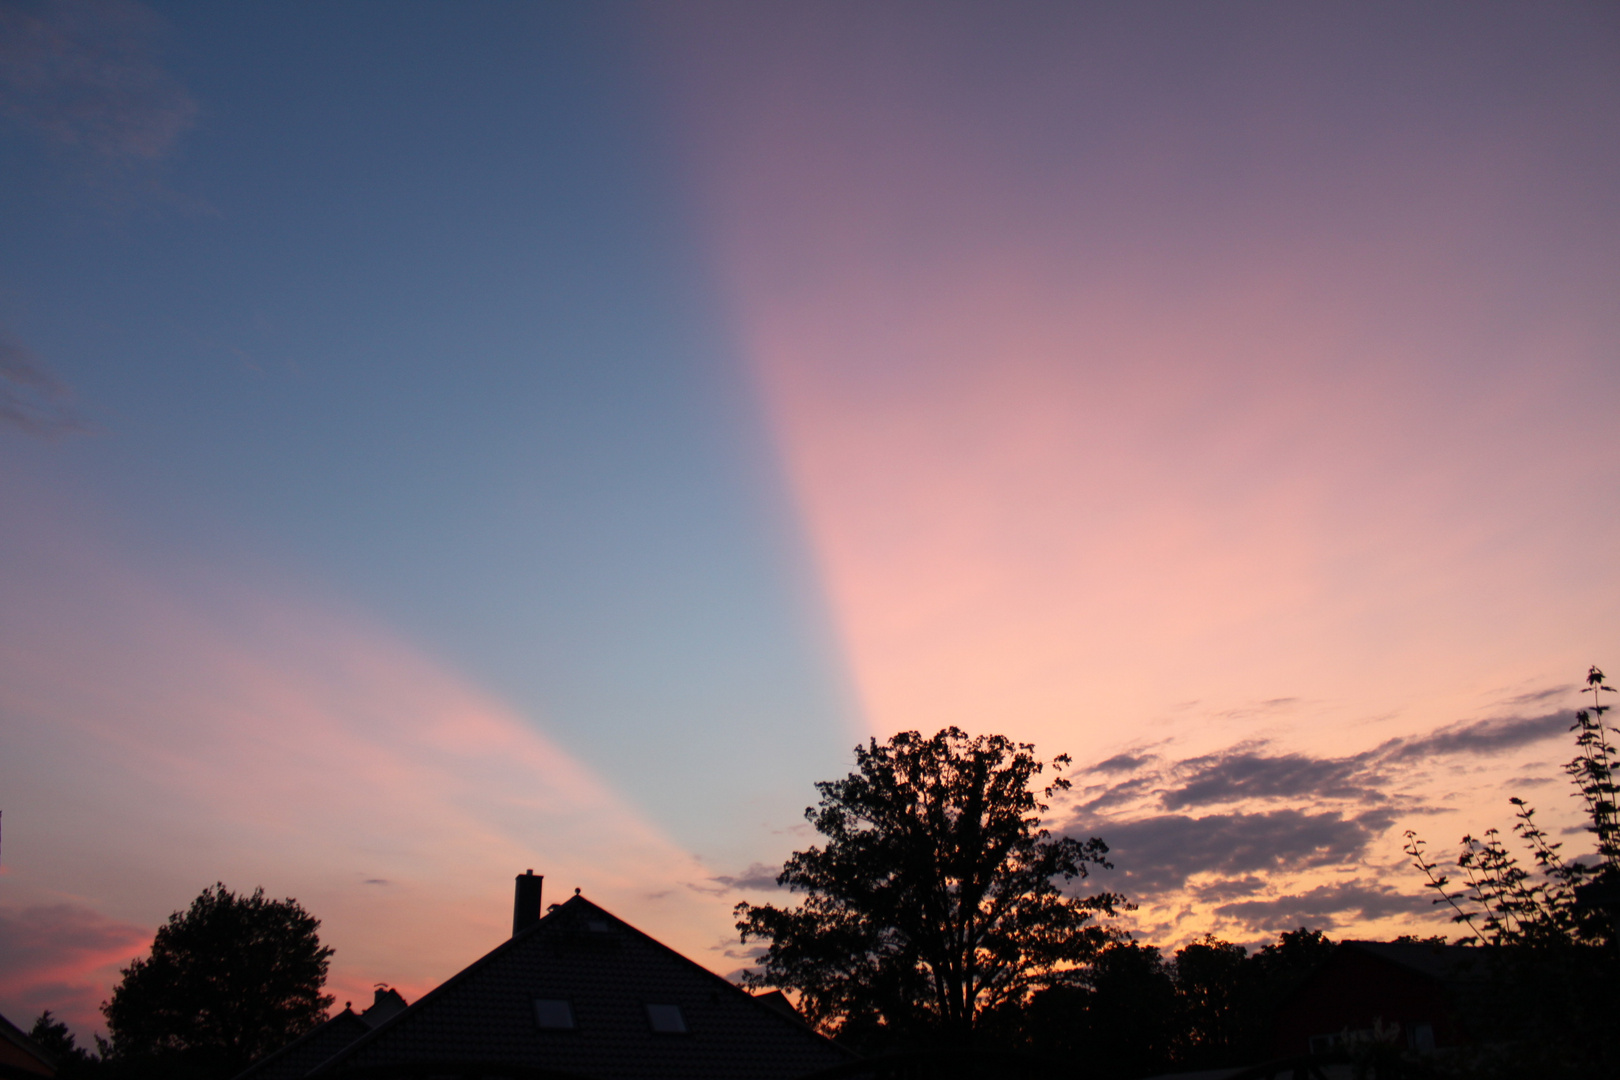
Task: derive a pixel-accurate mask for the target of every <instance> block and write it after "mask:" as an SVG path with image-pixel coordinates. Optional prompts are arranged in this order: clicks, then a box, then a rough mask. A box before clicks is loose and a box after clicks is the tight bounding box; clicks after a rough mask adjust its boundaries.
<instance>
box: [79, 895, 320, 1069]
mask: <svg viewBox="0 0 1620 1080" xmlns="http://www.w3.org/2000/svg"><path fill="white" fill-rule="evenodd" d="M319 927H320V920H319V919H316V918H315V917H314V916H312V915H310V914H309V912H307V911H305V910H304V909H303V908H302V907H300V906H299V904H298V903H297V901H294V900H290V899H289V900H267V899H265V895H264V890H263V889H262V888H261V889H255V890H254V891H253V894H252V895H251V896H237V895H235V894H234V893H232V892H231V891H230V890H229V889H227V888H225V886H224V885H223V884H217V885H213V886H210V887H209V888H207V889H204V890H203V891H202V894H201V895H200V896H198V897H197V899H195V900H194V901H192V904H191V908H190V909H189V910H187V911H184V912H180V911H176V912H175V913H174V914H172V915H170V916H169V921H168V923H167V924H165V925H164V926H163V927H161V928H160V929H159V930H158V932H157V936H156V938H154V939H153V941H152V953H151V956H149V957H147V958H145V959H140V960H135V961H134V962H133V963H131V964H130V965H129V967H127V968H125V969H124V970H123V976H124V978H123V981H122V982H120V983H119V984H118V986H117V987H116V988H114V990H113V994H112V999H111V1000H110V1001H106V1002H103V1003H102V1006H101V1009H102V1013H103V1014H104V1015H105V1016H106V1018H107V1028H108V1032H109V1034H110V1040H109V1042H108V1044H107V1051H108V1056H109V1057H110V1059H111V1060H112V1061H113V1062H114V1063H115V1064H117V1065H118V1066H119V1068H120V1070H121V1071H122V1072H124V1073H126V1074H136V1075H139V1074H141V1073H144V1072H151V1073H154V1074H158V1075H166V1076H176V1075H192V1076H199V1077H201V1076H220V1077H225V1076H230V1075H233V1074H234V1073H236V1072H238V1071H240V1070H241V1069H242V1068H244V1067H246V1066H247V1064H248V1063H249V1062H251V1061H253V1060H254V1059H255V1058H257V1057H259V1056H261V1055H263V1054H265V1053H268V1052H269V1051H271V1050H274V1049H276V1048H278V1047H280V1046H281V1045H283V1044H284V1043H286V1042H288V1041H289V1040H291V1039H293V1038H295V1037H297V1036H298V1035H301V1034H303V1033H304V1032H306V1031H308V1030H309V1029H311V1028H313V1027H315V1026H316V1025H317V1024H319V1023H320V1022H321V1021H322V1020H323V1019H324V1018H325V1015H326V1010H327V1008H328V1007H329V1006H330V1005H331V1004H332V1001H333V999H332V997H331V996H329V995H326V994H322V993H321V989H322V987H323V986H324V985H325V983H326V969H327V962H328V958H329V957H330V956H331V955H332V950H331V949H329V948H327V947H325V946H323V945H322V944H321V942H320V938H319V937H318V936H317V935H316V930H317V929H318V928H319Z"/></svg>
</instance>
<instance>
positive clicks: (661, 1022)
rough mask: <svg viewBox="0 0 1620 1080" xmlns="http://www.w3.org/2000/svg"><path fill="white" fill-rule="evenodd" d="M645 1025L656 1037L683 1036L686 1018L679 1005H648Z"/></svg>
mask: <svg viewBox="0 0 1620 1080" xmlns="http://www.w3.org/2000/svg"><path fill="white" fill-rule="evenodd" d="M647 1023H649V1024H651V1025H652V1029H653V1031H654V1033H656V1034H658V1035H685V1034H686V1017H684V1016H682V1015H681V1007H680V1006H679V1005H648V1006H647Z"/></svg>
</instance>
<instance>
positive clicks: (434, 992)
mask: <svg viewBox="0 0 1620 1080" xmlns="http://www.w3.org/2000/svg"><path fill="white" fill-rule="evenodd" d="M571 899H580V897H579V896H578V895H577V894H576V895H575V896H574V897H572V898H571ZM568 902H569V901H566V900H565V901H564V902H563V903H564V904H566V903H568ZM562 907H563V904H553V905H552V906H551V910H550V911H548V912H546V913H545V914H544V915H542V916H540V918H539V920H537V921H536V922H534V923H532V924H530V925H529V926H525V927H524V928H523V929H522V930H519V931H518V932H517V933H515V934H513V935H512V936H511V937H509V938H507V939H506V940H505V941H503V942H501V943H500V944H499V945H497V946H495V947H494V948H493V949H491V950H489V952H487V953H485V954H484V955H483V956H480V957H479V958H478V959H476V960H474V961H473V962H472V963H470V964H468V965H467V966H466V967H464V968H462V969H461V970H460V971H458V972H456V973H455V974H454V975H452V976H450V977H449V978H448V979H446V980H444V982H442V983H440V984H439V985H438V986H435V987H434V988H433V989H431V990H429V991H428V992H427V993H425V994H423V995H422V996H421V997H419V998H417V999H416V1000H415V1001H413V1002H411V1003H410V1004H408V1005H406V1006H405V1007H404V1008H403V1009H401V1010H400V1011H399V1012H397V1013H395V1014H394V1015H393V1016H390V1017H389V1018H388V1019H386V1020H384V1021H383V1022H382V1023H380V1024H378V1025H377V1026H376V1027H374V1028H372V1029H371V1030H370V1031H368V1032H366V1033H365V1034H364V1035H362V1036H360V1037H359V1038H358V1039H356V1040H354V1042H352V1043H350V1044H349V1045H347V1046H345V1047H343V1049H341V1050H339V1051H338V1052H337V1053H335V1054H333V1055H332V1056H331V1057H329V1058H327V1059H326V1060H325V1061H323V1062H321V1063H320V1064H319V1065H317V1066H315V1067H314V1068H313V1069H311V1070H309V1072H308V1073H306V1074H305V1075H306V1076H316V1075H318V1074H319V1073H321V1072H323V1071H324V1070H325V1069H326V1068H327V1067H328V1066H330V1065H332V1064H333V1063H334V1062H336V1061H338V1060H339V1059H340V1058H343V1057H346V1056H347V1055H348V1054H349V1053H351V1052H352V1051H355V1050H359V1049H361V1048H362V1047H365V1046H368V1045H370V1044H371V1043H372V1042H374V1041H375V1040H376V1039H378V1038H379V1037H380V1036H381V1035H382V1034H383V1033H384V1032H386V1031H388V1030H390V1029H391V1028H393V1027H394V1025H395V1024H398V1023H400V1022H401V1021H403V1020H404V1019H405V1018H406V1017H407V1016H416V1015H420V1014H421V1012H422V1011H423V1006H425V1005H428V1004H429V1003H431V1002H433V1001H435V1000H437V999H438V998H439V997H441V996H443V994H444V993H445V991H447V990H449V989H451V988H452V987H454V986H458V985H460V983H462V982H463V981H464V980H466V979H468V978H470V977H471V976H472V974H473V972H475V971H477V970H478V969H479V968H482V967H484V966H485V965H486V964H489V963H492V962H494V960H495V958H496V957H498V956H501V955H504V954H505V953H507V952H510V951H511V950H512V948H513V946H514V945H516V943H517V942H520V941H524V940H526V939H527V938H529V937H531V936H533V935H534V933H535V932H536V931H537V930H539V929H540V928H541V927H542V926H544V925H545V924H546V920H547V919H550V918H551V917H553V916H554V915H556V914H557V912H558V911H560V910H562Z"/></svg>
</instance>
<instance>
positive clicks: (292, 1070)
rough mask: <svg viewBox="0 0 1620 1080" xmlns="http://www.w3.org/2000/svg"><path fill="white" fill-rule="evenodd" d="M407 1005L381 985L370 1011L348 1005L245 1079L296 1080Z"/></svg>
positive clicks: (263, 1060) (259, 1063)
mask: <svg viewBox="0 0 1620 1080" xmlns="http://www.w3.org/2000/svg"><path fill="white" fill-rule="evenodd" d="M405 1008H406V1002H405V999H404V998H403V997H401V996H400V994H399V991H397V990H392V989H390V988H388V987H386V986H378V987H377V990H376V994H375V998H374V1000H373V1001H372V1003H371V1006H370V1008H368V1009H366V1010H365V1011H364V1012H359V1013H357V1012H355V1011H354V1008H353V1005H352V1003H345V1005H344V1006H343V1011H342V1012H340V1013H338V1014H337V1015H336V1016H334V1017H332V1018H331V1019H329V1020H327V1021H326V1022H325V1023H324V1024H322V1025H321V1026H320V1027H317V1028H315V1029H314V1030H312V1031H308V1032H305V1033H304V1034H303V1035H301V1036H300V1037H298V1038H296V1039H294V1040H293V1041H292V1042H290V1043H288V1044H287V1045H286V1046H283V1047H282V1048H281V1049H280V1050H277V1051H276V1052H275V1053H273V1054H268V1055H266V1056H265V1057H262V1058H260V1059H259V1060H258V1061H256V1062H254V1064H253V1066H252V1067H251V1068H249V1069H248V1070H247V1071H246V1072H244V1073H242V1074H241V1080H248V1078H251V1080H295V1078H297V1077H302V1076H307V1075H309V1073H310V1071H311V1070H312V1069H314V1068H316V1067H317V1066H319V1065H322V1064H324V1063H325V1062H326V1061H328V1060H330V1059H331V1058H332V1057H334V1056H336V1054H337V1053H338V1051H340V1050H342V1049H344V1048H345V1047H347V1046H350V1045H351V1044H353V1043H354V1042H355V1041H356V1040H358V1039H359V1038H360V1036H362V1035H366V1034H368V1033H370V1032H371V1031H372V1030H373V1029H375V1028H378V1027H380V1026H381V1025H382V1022H383V1021H384V1020H388V1019H391V1018H393V1017H394V1016H397V1015H398V1014H400V1013H402V1012H404V1011H405Z"/></svg>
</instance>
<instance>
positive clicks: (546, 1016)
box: [534, 998, 685, 1031]
mask: <svg viewBox="0 0 1620 1080" xmlns="http://www.w3.org/2000/svg"><path fill="white" fill-rule="evenodd" d="M534 1022H535V1023H536V1024H538V1025H540V1030H541V1031H573V1030H574V1007H573V1006H572V1005H570V1004H569V1003H568V1002H566V1001H558V1000H556V999H554V998H535V999H534ZM655 1030H656V1029H655ZM682 1030H685V1029H684V1028H683V1029H682Z"/></svg>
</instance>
